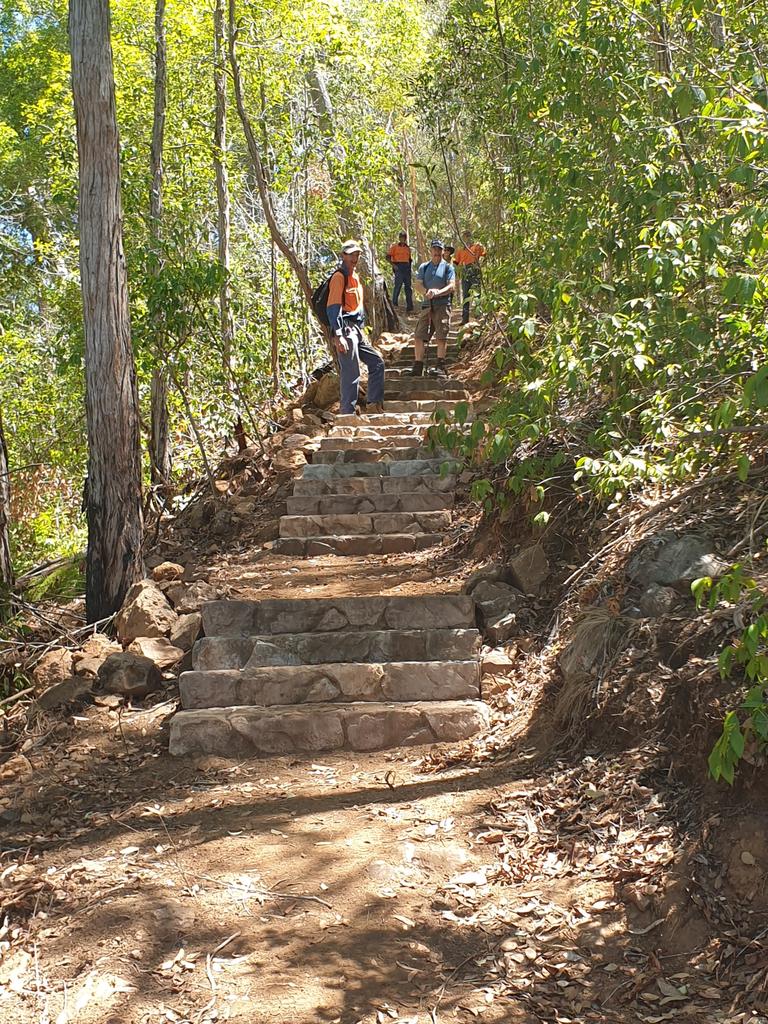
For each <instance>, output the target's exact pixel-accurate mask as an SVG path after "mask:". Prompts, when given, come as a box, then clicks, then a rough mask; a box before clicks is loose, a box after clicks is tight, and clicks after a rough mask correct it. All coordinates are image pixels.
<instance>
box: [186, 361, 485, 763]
mask: <svg viewBox="0 0 768 1024" xmlns="http://www.w3.org/2000/svg"><path fill="white" fill-rule="evenodd" d="M410 362H411V357H409V355H408V354H407V353H406V354H405V355H404V356H401V359H400V362H399V364H398V363H396V364H395V367H394V372H393V369H391V368H390V367H389V366H388V376H389V383H388V384H387V390H386V395H387V397H386V399H385V400H386V406H385V408H386V410H387V411H386V412H385V413H383V414H380V415H373V416H337V417H336V419H335V422H334V425H333V427H332V429H331V432H330V433H329V435H328V437H327V438H325V439H324V440H323V442H322V444H321V447H320V450H319V451H318V452H317V453H316V455H315V459H314V462H313V463H312V465H309V466H307V467H305V468H304V470H303V471H302V473H301V475H300V476H299V477H298V478H297V479H296V480H295V482H294V487H293V494H292V496H291V497H290V498H288V515H286V516H284V517H283V518H282V519H281V521H280V539H279V541H277V542H275V544H274V546H273V552H274V553H275V554H279V555H295V556H299V557H306V556H322V555H343V556H347V557H352V556H363V557H364V558H370V557H371V556H373V555H379V554H386V553H399V552H406V553H407V552H411V551H414V550H419V549H421V548H425V547H428V546H430V545H433V544H439V543H440V542H441V541H442V539H443V536H444V532H445V530H446V529H447V527H448V526H449V524H450V517H451V508H452V506H453V501H454V491H455V484H456V476H455V469H456V467H455V465H454V466H450V465H449V466H448V472H446V466H445V462H446V460H445V458H441V457H440V454H439V453H435V452H433V451H432V450H431V449H428V448H426V447H425V445H424V443H423V442H424V434H425V432H426V428H427V426H428V423H429V419H430V415H431V413H432V411H433V409H434V408H435V407H436V406H437V405H438V403H442V404H445V405H448V406H453V405H455V403H456V402H458V401H466V400H467V395H466V391H465V390H464V388H463V386H462V385H461V384H460V383H459V382H458V381H448V382H446V381H440V380H436V379H433V378H425V379H423V380H413V378H409V377H407V376H403V375H402V374H398V373H397V372H396V371H397V370H398V369H402V368H403V367H404V366H406V365H410ZM446 391H447V392H448V395H449V396H450V397H448V396H447V395H446ZM424 395H427V396H431V397H426V398H424V397H422V396H424ZM390 396H391V397H390ZM393 406H394V407H395V408H393ZM452 469H453V472H451V470H452ZM344 564H345V563H344V562H343V561H339V567H340V568H339V574H340V576H341V575H342V574H343V573H344V568H343V566H344ZM203 632H204V636H203V637H202V639H200V640H198V641H197V643H196V644H195V647H194V651H193V668H192V671H190V672H185V673H183V674H182V676H181V680H180V684H179V685H180V692H181V706H182V709H183V710H181V711H179V712H178V713H177V714H176V715H175V716H174V717H173V719H172V721H171V735H170V750H171V753H172V754H175V755H189V754H218V755H221V756H227V757H237V758H244V757H252V756H258V755H268V754H293V753H298V752H302V751H305V752H312V753H314V752H320V751H331V750H354V751H368V750H380V749H384V748H387V747H396V746H403V745H413V744H425V743H436V742H446V741H455V740H459V739H465V738H468V737H469V736H472V735H474V734H475V733H476V732H478V731H480V730H481V729H482V728H483V727H485V726H486V725H487V723H488V710H487V708H486V706H485V705H484V704H483V703H482V702H481V701H480V699H479V698H480V666H479V659H478V649H479V643H480V635H479V632H478V630H477V629H476V620H475V606H474V602H473V600H472V598H471V597H467V596H464V595H461V594H455V593H452V594H434V593H425V594H417V595H415V596H374V597H371V596H348V597H342V598H307V599H290V598H283V599H266V600H261V601H235V600H227V601H213V602H210V603H208V604H206V605H204V607H203Z"/></svg>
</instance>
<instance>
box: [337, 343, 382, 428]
mask: <svg viewBox="0 0 768 1024" xmlns="http://www.w3.org/2000/svg"><path fill="white" fill-rule="evenodd" d="M344 337H345V339H346V342H347V346H348V348H347V351H346V352H339V392H340V395H339V398H340V402H339V411H340V412H341V413H343V414H348V413H352V412H354V411H355V406H356V405H357V392H358V388H359V387H360V363H365V365H366V366H367V367H368V399H367V404H368V405H374V404H375V403H377V402H382V401H383V400H384V360H383V359H382V358H381V356H380V355H379V353H378V352H377V351H376V349H375V348H373V347H372V346H371V345H369V344H368V342H367V341H366V340H365V339H364V338H363V332H362V331H361V330H360V328H359V327H358V326H357V324H347V323H345V324H344Z"/></svg>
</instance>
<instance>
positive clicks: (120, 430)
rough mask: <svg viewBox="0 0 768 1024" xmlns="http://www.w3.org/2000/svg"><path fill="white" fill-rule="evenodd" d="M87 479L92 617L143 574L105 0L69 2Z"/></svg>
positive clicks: (116, 603) (104, 612)
mask: <svg viewBox="0 0 768 1024" xmlns="http://www.w3.org/2000/svg"><path fill="white" fill-rule="evenodd" d="M69 38H70V48H71V54H72V91H73V94H74V105H75V121H76V126H77V150H78V158H79V206H78V211H79V212H78V224H79V229H80V278H81V287H82V294H83V311H84V325H85V385H86V423H87V434H88V480H87V484H86V499H85V503H86V512H87V519H88V550H87V556H86V570H87V575H86V614H87V617H88V621H89V622H94V621H96V620H98V619H102V618H105V617H106V616H108V615H111V614H112V613H113V612H116V611H117V610H118V609H119V608H120V606H121V604H122V603H123V599H124V597H125V594H126V592H127V590H128V588H129V587H130V586H131V584H132V583H134V582H135V581H136V580H137V579H138V578H140V576H141V575H142V557H141V543H142V531H143V522H142V505H141V452H140V434H139V401H138V393H137V389H136V370H135V366H134V361H133V350H132V348H131V328H130V317H129V311H128V284H127V277H126V269H125V255H124V252H123V215H122V204H121V199H120V159H119V137H118V131H117V120H116V116H115V82H114V75H113V69H112V67H113V66H112V47H111V43H110V16H109V3H108V2H107V0H70V5H69Z"/></svg>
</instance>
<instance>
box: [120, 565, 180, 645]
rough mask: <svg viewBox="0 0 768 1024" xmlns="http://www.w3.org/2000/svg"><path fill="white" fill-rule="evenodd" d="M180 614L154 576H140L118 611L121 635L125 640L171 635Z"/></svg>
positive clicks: (123, 640) (126, 641)
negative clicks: (143, 578)
mask: <svg viewBox="0 0 768 1024" xmlns="http://www.w3.org/2000/svg"><path fill="white" fill-rule="evenodd" d="M176 618H177V616H176V613H175V612H174V610H173V608H171V606H170V604H169V603H168V601H167V600H166V598H165V594H163V592H162V591H161V590H160V588H159V587H158V586H157V584H156V583H153V582H152V581H151V580H140V581H139V582H138V583H134V585H133V586H132V587H131V589H130V590H129V591H128V593H127V595H126V598H125V602H124V604H123V607H122V608H121V609H120V611H119V612H118V614H117V619H116V620H115V624H116V626H117V635H118V636H119V637H120V639H121V641H122V642H123V643H124V644H125V643H130V641H131V640H135V639H136V637H137V636H167V635H168V633H169V632H170V631H171V628H172V627H173V625H174V624H175V623H176Z"/></svg>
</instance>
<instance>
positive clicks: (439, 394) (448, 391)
mask: <svg viewBox="0 0 768 1024" xmlns="http://www.w3.org/2000/svg"><path fill="white" fill-rule="evenodd" d="M432 399H445V400H446V401H456V402H466V401H468V399H469V393H468V391H467V389H466V388H465V387H460V388H445V387H444V388H430V387H407V388H405V387H401V386H400V385H399V384H397V382H395V381H393V382H392V384H390V385H387V386H386V387H385V388H384V401H385V403H386V404H385V406H384V408H386V407H387V405H388V404H389V403H390V402H393V401H398V402H400V401H403V402H411V401H414V402H428V401H430V400H432Z"/></svg>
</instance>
